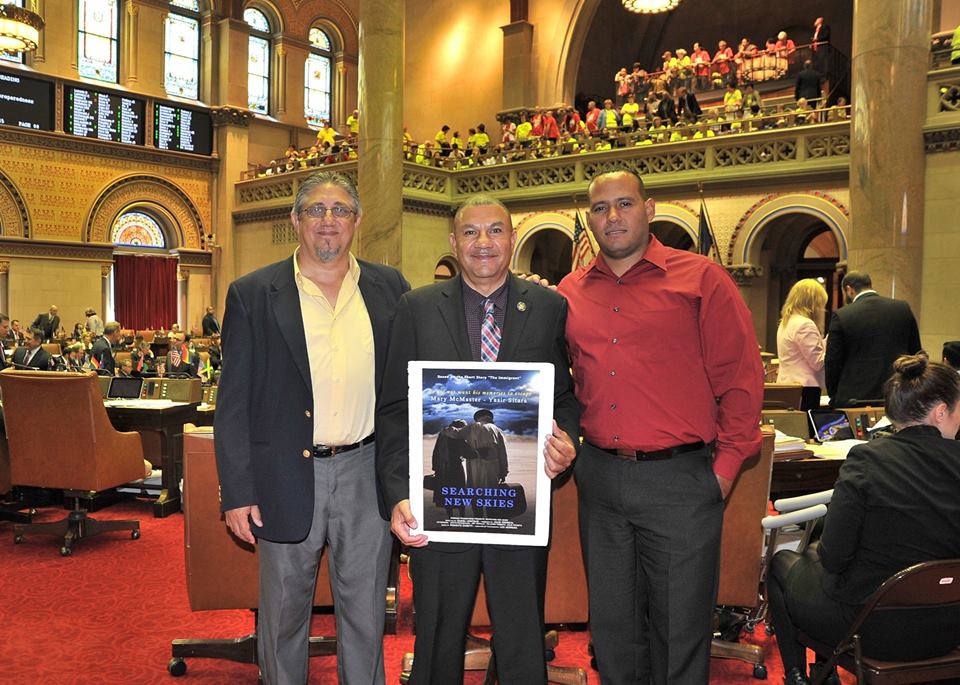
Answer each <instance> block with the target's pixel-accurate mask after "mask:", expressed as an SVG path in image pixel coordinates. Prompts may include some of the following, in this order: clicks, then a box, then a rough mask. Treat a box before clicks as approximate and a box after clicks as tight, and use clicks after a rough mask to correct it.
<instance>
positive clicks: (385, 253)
mask: <svg viewBox="0 0 960 685" xmlns="http://www.w3.org/2000/svg"><path fill="white" fill-rule="evenodd" d="M405 5H406V2H404V0H360V79H359V81H360V83H359V86H360V98H359V100H360V106H359V110H360V143H359V144H360V149H359V152H358V154H359V160H358V162H357V180H358V186H359V189H360V201H361V203H362V206H363V221H362V222H361V224H360V229H359V231H358V236H357V238H356V243H355V244H354V250H356V252H357V254H359V255H361V256H363V258H364V259H368V260H370V261H374V262H381V263H383V264H390V265H392V266H396V267H400V266H401V263H402V254H401V250H402V246H403V243H402V240H401V235H400V230H401V228H400V221H401V218H402V215H403V157H402V154H401V140H402V137H403V72H402V67H403V15H404V11H405Z"/></svg>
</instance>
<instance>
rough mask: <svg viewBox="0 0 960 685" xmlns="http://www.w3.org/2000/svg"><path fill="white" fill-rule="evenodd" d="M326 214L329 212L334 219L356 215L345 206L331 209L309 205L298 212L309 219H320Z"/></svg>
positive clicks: (336, 206)
mask: <svg viewBox="0 0 960 685" xmlns="http://www.w3.org/2000/svg"><path fill="white" fill-rule="evenodd" d="M327 212H330V214H331V215H332V216H333V218H334V219H346V218H348V217H350V216H352V215H353V214H356V212H355V211H354V210H352V209H351V208H350V207H347V206H346V205H334V206H333V207H324V206H323V205H310V206H309V207H306V208H304V209H302V210H300V213H301V214H306V215H307V216H309V217H310V218H311V219H322V218H323V217H325V216H326V215H327Z"/></svg>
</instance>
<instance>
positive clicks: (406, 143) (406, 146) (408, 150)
mask: <svg viewBox="0 0 960 685" xmlns="http://www.w3.org/2000/svg"><path fill="white" fill-rule="evenodd" d="M402 145H403V158H404V159H407V160H409V159H410V158H411V157H412V156H413V136H412V135H411V134H410V131H408V130H407V127H406V126H404V127H403V142H402Z"/></svg>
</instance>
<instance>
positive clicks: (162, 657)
mask: <svg viewBox="0 0 960 685" xmlns="http://www.w3.org/2000/svg"><path fill="white" fill-rule="evenodd" d="M64 513H65V512H64V510H62V509H56V508H51V509H44V510H41V512H40V515H39V517H38V520H48V519H50V520H54V519H56V518H59V517H61V516H63V515H64ZM94 516H95V517H96V518H102V519H109V518H118V519H119V518H134V519H138V520H139V521H140V526H141V533H142V536H141V538H140V539H139V540H131V539H130V537H129V534H126V533H107V534H105V535H102V536H98V537H94V538H90V539H86V540H81V541H80V542H79V543H77V544H76V545H75V547H74V553H73V556H71V557H69V558H61V557H60V554H59V544H58V543H55V542H54V541H53V539H52V538H50V537H46V536H40V535H32V536H31V535H28V536H27V537H26V539H25V540H24V541H23V543H22V544H20V545H14V544H13V530H12V528H13V524H11V523H8V522H0V683H10V684H11V685H13V684H16V685H34V684H35V685H68V684H71V685H72V684H77V685H87V684H90V685H114V684H115V685H130V684H148V683H166V684H168V685H173V684H175V683H181V684H182V685H213V684H224V685H225V684H227V683H229V684H235V683H250V684H253V683H256V682H257V670H256V667H255V666H252V665H245V664H234V663H229V662H225V661H215V660H210V659H193V660H188V672H187V674H186V676H184V677H183V678H180V679H174V678H172V677H171V676H170V675H169V674H168V673H167V670H166V666H167V662H168V661H169V659H170V641H171V640H173V639H175V638H184V637H238V636H241V635H244V634H246V633H248V632H250V631H251V630H252V629H253V617H252V614H251V613H250V612H248V611H216V612H197V613H193V612H191V611H190V607H189V605H188V603H187V594H186V586H185V581H184V561H183V551H182V550H183V517H182V516H181V515H179V514H176V515H174V516H171V517H168V518H165V519H155V518H153V516H152V511H151V507H150V504H149V503H147V502H139V501H128V502H122V503H120V504H116V505H114V506H111V507H109V508H107V509H105V510H102V511H100V512H97V513H96V514H94ZM401 576H402V584H401V615H400V621H399V629H398V631H397V635H391V636H387V638H386V645H385V653H386V670H387V683H388V685H393V684H395V683H397V682H399V681H398V677H399V673H400V660H401V658H402V656H403V654H404V653H405V652H409V651H411V650H412V648H413V636H412V634H411V630H410V623H411V622H410V597H409V595H410V587H409V581H407V579H406V574H405V569H403V571H402V572H401ZM313 632H314V634H332V633H333V619H332V617H330V616H316V617H315V619H314V631H313ZM745 639H746V640H750V641H753V640H757V641H758V642H759V643H760V644H763V645H764V646H765V648H766V649H767V667H768V669H769V679H768V681H767V682H769V683H772V684H778V683H781V682H782V670H781V668H780V662H779V658H778V657H777V656H776V653H775V652H776V649H775V644H774V639H773V638H767V637H766V636H765V635H764V634H763V631H762V630H758V631H757V633H756V636H746V637H745ZM587 640H588V637H587V634H586V633H585V632H571V631H563V632H561V634H560V645H559V647H558V649H557V658H556V660H555V661H554V662H553V663H555V664H556V665H561V666H581V667H583V668H586V669H588V671H589V657H588V655H587ZM310 668H311V675H310V683H311V684H318V683H323V684H331V685H332V684H333V683H336V665H335V662H334V659H333V658H316V659H313V660H312V661H311V667H310ZM481 680H482V678H481V674H479V673H475V674H471V675H469V676H468V677H467V679H466V683H469V684H471V685H472V684H473V683H480V682H481ZM589 682H590V684H591V685H595V684H597V683H599V678H597V676H596V673H595V672H592V671H589ZM755 682H759V681H756V680H754V679H753V677H752V675H751V667H750V666H749V665H748V664H744V663H740V662H737V661H721V660H717V659H714V660H713V662H712V666H711V683H722V684H725V685H734V684H736V683H743V684H745V685H746V684H747V683H755ZM844 682H845V683H853V682H855V680H854V679H853V678H851V677H849V676H847V675H846V674H845V675H844ZM451 685H454V684H451Z"/></svg>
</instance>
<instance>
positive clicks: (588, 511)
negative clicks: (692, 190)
mask: <svg viewBox="0 0 960 685" xmlns="http://www.w3.org/2000/svg"><path fill="white" fill-rule="evenodd" d="M587 194H588V198H589V204H588V210H587V217H588V222H589V224H590V229H591V230H592V232H593V235H594V237H595V238H596V240H597V243H598V245H599V246H600V254H599V255H598V256H597V258H596V259H595V260H594V261H593V262H591V263H590V264H589V265H587V266H586V267H583V268H581V269H578V270H577V271H575V272H573V273H572V274H570V275H568V276H567V277H566V278H564V279H563V281H561V283H560V286H559V292H560V294H562V295H564V296H565V297H566V298H567V305H568V313H567V343H568V346H569V352H570V359H571V364H572V367H573V375H574V383H575V392H576V395H577V399H578V400H579V402H580V407H581V421H580V425H581V428H582V435H583V438H584V442H583V445H582V448H581V451H580V456H579V458H578V459H577V461H576V462H575V465H574V469H575V474H576V478H577V484H578V487H579V491H580V516H581V519H580V525H581V530H582V531H583V534H584V539H585V541H586V544H585V545H584V552H585V556H586V560H587V578H588V583H589V591H590V630H591V632H592V634H593V645H594V650H595V653H596V657H597V663H598V666H599V669H600V678H601V681H602V682H603V683H605V684H610V685H626V684H627V683H630V684H633V683H637V682H648V681H649V682H653V683H658V684H660V685H662V684H665V683H670V684H674V685H707V682H708V678H709V660H710V639H711V637H712V632H713V627H712V615H713V606H714V603H715V600H716V593H717V580H718V574H719V560H720V530H721V526H722V523H723V508H724V500H725V498H726V496H727V494H728V493H729V492H730V488H731V487H732V485H733V481H734V480H735V479H736V477H737V473H738V472H739V471H740V467H741V464H742V463H743V461H744V460H745V459H746V458H748V457H750V456H751V455H753V454H756V453H757V452H758V451H759V450H760V442H761V440H760V427H759V423H760V409H761V405H762V399H763V366H762V364H761V362H760V354H759V350H758V346H757V339H756V335H755V334H754V329H753V322H752V321H751V317H750V311H749V309H747V306H746V304H745V303H744V301H743V298H742V297H741V296H740V293H739V291H738V290H737V286H736V284H735V283H734V281H733V279H732V278H731V277H730V275H729V274H728V273H727V272H726V271H725V270H724V268H723V267H722V266H720V265H718V264H716V263H714V262H712V261H710V260H709V259H707V258H705V257H702V256H700V255H696V254H692V253H690V252H686V251H682V250H675V249H672V248H668V247H665V246H664V245H663V244H662V243H661V242H660V241H659V240H657V238H656V237H655V236H652V235H651V234H650V226H649V222H650V221H652V220H653V217H654V216H655V213H656V207H655V205H654V201H653V200H652V199H651V198H648V197H646V195H645V193H644V188H643V182H642V181H641V179H640V177H639V176H636V175H635V174H633V173H632V172H629V171H615V172H609V173H604V174H600V175H598V176H595V177H594V179H593V181H592V182H591V183H590V186H589V188H588V189H587Z"/></svg>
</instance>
